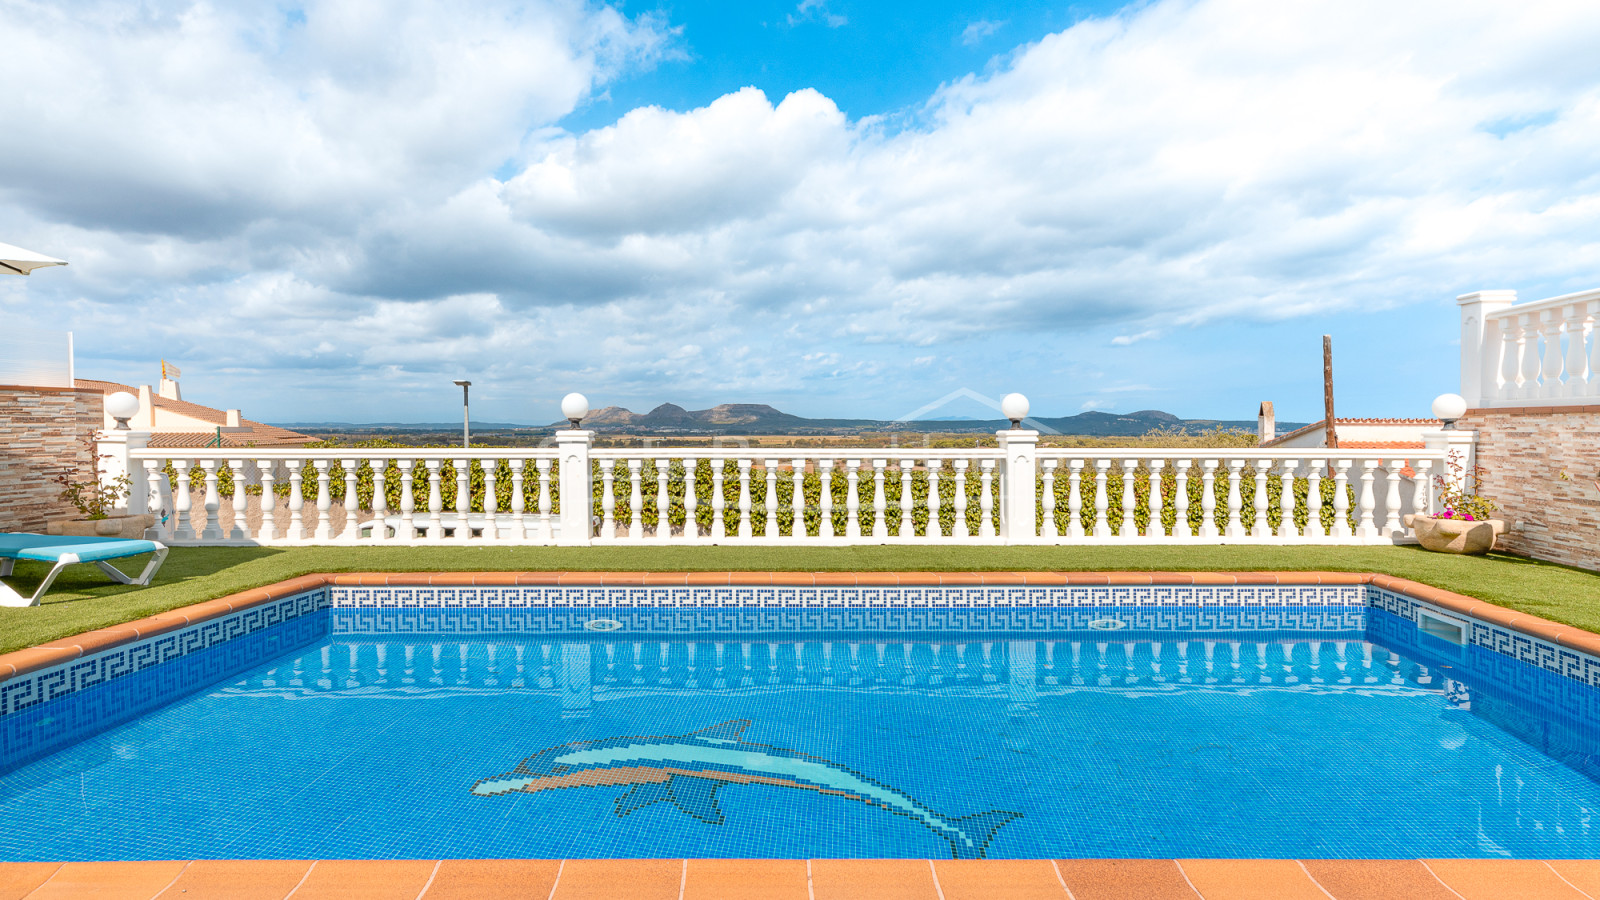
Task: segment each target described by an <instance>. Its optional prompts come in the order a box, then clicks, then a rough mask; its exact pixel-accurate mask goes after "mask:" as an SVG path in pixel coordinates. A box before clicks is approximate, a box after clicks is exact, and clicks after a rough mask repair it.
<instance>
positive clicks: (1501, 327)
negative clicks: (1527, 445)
mask: <svg viewBox="0 0 1600 900" xmlns="http://www.w3.org/2000/svg"><path fill="white" fill-rule="evenodd" d="M1489 321H1490V324H1491V326H1492V327H1493V328H1494V329H1495V331H1496V333H1498V334H1499V336H1500V371H1499V374H1498V375H1497V376H1496V378H1495V387H1494V391H1493V394H1492V396H1493V398H1494V399H1495V400H1497V401H1501V400H1514V399H1516V398H1517V396H1518V392H1519V391H1520V390H1521V388H1520V386H1519V385H1520V384H1521V381H1522V326H1520V325H1518V324H1517V317H1516V316H1514V315H1504V316H1497V317H1496V318H1493V319H1490V320H1489ZM1485 390H1486V391H1487V390H1488V389H1487V387H1486V388H1485ZM1471 405H1472V404H1470V403H1469V404H1467V406H1468V408H1471Z"/></svg>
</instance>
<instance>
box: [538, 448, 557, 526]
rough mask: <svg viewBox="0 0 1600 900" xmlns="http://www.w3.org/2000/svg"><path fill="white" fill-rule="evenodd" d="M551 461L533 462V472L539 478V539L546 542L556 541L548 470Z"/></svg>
mask: <svg viewBox="0 0 1600 900" xmlns="http://www.w3.org/2000/svg"><path fill="white" fill-rule="evenodd" d="M552 463H553V460H548V459H536V460H534V461H533V469H534V472H535V473H537V474H538V477H539V509H538V512H539V537H540V538H541V539H543V540H545V541H546V542H549V541H554V540H555V539H556V529H555V512H554V510H555V503H554V502H553V499H554V498H552V497H551V496H550V479H551V475H550V470H551V468H552V467H553V465H552Z"/></svg>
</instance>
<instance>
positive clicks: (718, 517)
mask: <svg viewBox="0 0 1600 900" xmlns="http://www.w3.org/2000/svg"><path fill="white" fill-rule="evenodd" d="M725 468H727V462H726V461H725V460H721V459H713V460H711V539H712V540H713V541H716V542H717V543H721V542H723V541H724V540H726V539H727V537H728V525H727V522H726V521H725V520H724V519H723V515H722V512H723V510H724V509H725V508H727V505H728V497H727V494H725V493H724V492H723V489H722V478H723V470H724V469H725Z"/></svg>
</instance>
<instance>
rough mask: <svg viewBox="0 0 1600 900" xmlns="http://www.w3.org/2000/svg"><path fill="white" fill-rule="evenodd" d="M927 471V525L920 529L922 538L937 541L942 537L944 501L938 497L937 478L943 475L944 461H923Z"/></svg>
mask: <svg viewBox="0 0 1600 900" xmlns="http://www.w3.org/2000/svg"><path fill="white" fill-rule="evenodd" d="M924 464H925V465H926V466H927V469H928V524H927V525H926V526H925V527H924V528H923V529H922V536H923V537H927V538H932V539H933V540H939V539H940V538H942V537H944V522H943V521H942V520H941V519H940V513H941V512H942V510H941V507H943V506H944V501H943V500H942V499H941V498H940V496H939V477H940V476H941V475H943V474H944V460H942V459H929V460H924Z"/></svg>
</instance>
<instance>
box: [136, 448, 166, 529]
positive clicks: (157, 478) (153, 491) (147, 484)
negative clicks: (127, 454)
mask: <svg viewBox="0 0 1600 900" xmlns="http://www.w3.org/2000/svg"><path fill="white" fill-rule="evenodd" d="M142 465H143V466H144V495H145V497H146V498H148V499H147V501H146V503H147V509H146V510H145V511H146V512H149V513H150V514H152V515H154V516H155V517H156V521H155V524H154V525H152V526H151V527H150V528H149V529H147V531H154V532H155V534H156V540H159V541H168V540H171V539H172V529H171V528H170V527H169V526H170V525H171V515H172V510H170V509H166V508H165V507H164V505H163V504H162V502H161V482H162V481H163V480H165V479H166V477H167V475H166V473H165V472H163V471H161V464H160V463H159V462H157V461H156V460H153V459H147V460H144V461H143V462H142Z"/></svg>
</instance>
